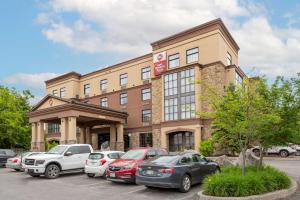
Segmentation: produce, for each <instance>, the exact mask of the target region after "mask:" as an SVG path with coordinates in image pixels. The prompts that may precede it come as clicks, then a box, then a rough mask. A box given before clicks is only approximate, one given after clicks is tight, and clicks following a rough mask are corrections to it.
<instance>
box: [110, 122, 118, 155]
mask: <svg viewBox="0 0 300 200" xmlns="http://www.w3.org/2000/svg"><path fill="white" fill-rule="evenodd" d="M109 132H110V144H109V148H110V149H111V150H116V141H117V133H116V126H115V125H114V124H112V125H110V128H109Z"/></svg>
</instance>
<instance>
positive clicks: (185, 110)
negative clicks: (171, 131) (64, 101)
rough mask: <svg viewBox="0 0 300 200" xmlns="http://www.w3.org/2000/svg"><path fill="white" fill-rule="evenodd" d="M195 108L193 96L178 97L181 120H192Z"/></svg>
mask: <svg viewBox="0 0 300 200" xmlns="http://www.w3.org/2000/svg"><path fill="white" fill-rule="evenodd" d="M195 107H196V105H195V95H191V96H183V97H180V113H181V119H190V118H194V117H195Z"/></svg>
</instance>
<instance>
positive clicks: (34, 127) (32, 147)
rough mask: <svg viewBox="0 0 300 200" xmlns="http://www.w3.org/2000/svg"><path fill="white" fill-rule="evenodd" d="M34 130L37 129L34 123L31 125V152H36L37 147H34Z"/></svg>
mask: <svg viewBox="0 0 300 200" xmlns="http://www.w3.org/2000/svg"><path fill="white" fill-rule="evenodd" d="M36 128H37V123H36V122H33V123H31V150H32V151H37V147H36Z"/></svg>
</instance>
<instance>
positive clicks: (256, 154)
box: [253, 149, 260, 157]
mask: <svg viewBox="0 0 300 200" xmlns="http://www.w3.org/2000/svg"><path fill="white" fill-rule="evenodd" d="M253 153H254V155H255V156H257V157H259V156H260V150H259V149H253Z"/></svg>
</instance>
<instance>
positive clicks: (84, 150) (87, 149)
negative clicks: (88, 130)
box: [79, 145, 91, 153]
mask: <svg viewBox="0 0 300 200" xmlns="http://www.w3.org/2000/svg"><path fill="white" fill-rule="evenodd" d="M79 153H91V149H90V147H89V146H86V145H85V146H79Z"/></svg>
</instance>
